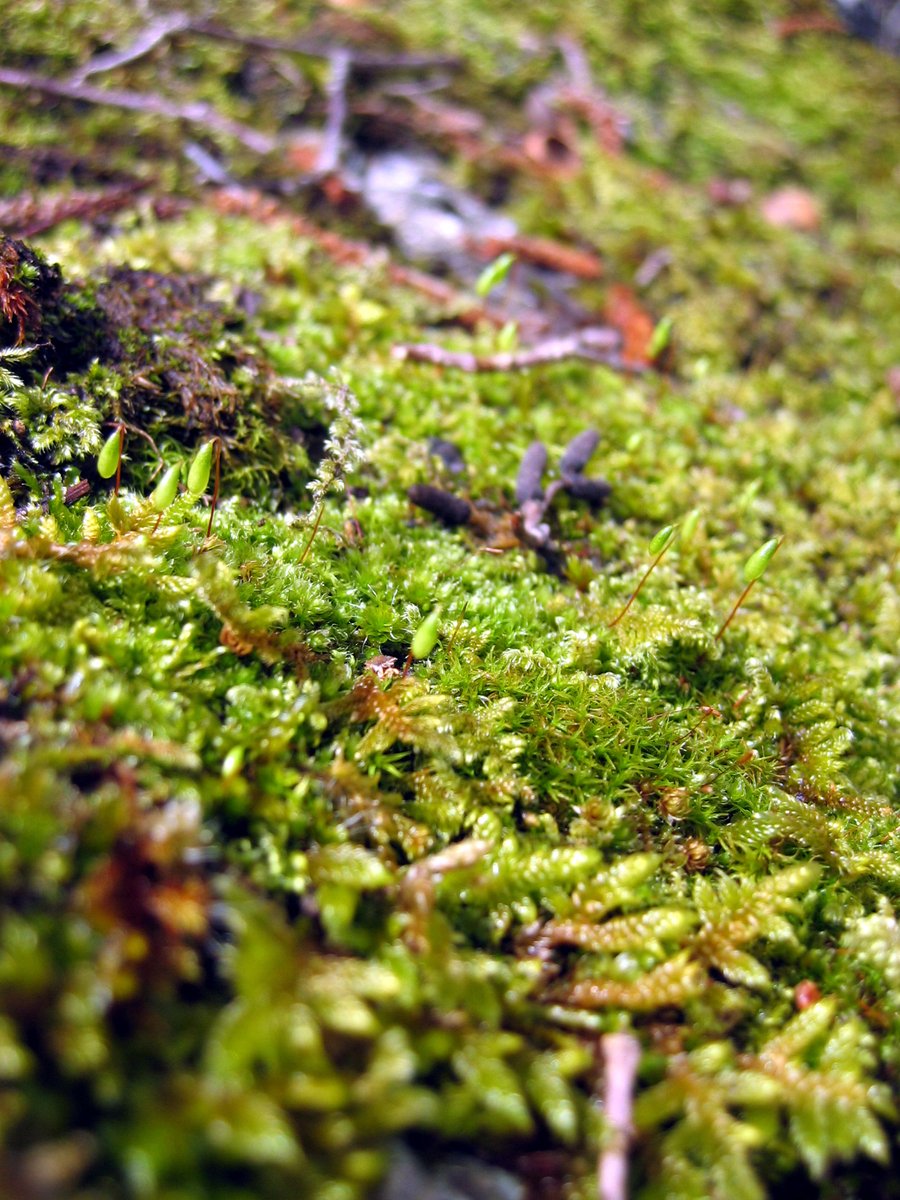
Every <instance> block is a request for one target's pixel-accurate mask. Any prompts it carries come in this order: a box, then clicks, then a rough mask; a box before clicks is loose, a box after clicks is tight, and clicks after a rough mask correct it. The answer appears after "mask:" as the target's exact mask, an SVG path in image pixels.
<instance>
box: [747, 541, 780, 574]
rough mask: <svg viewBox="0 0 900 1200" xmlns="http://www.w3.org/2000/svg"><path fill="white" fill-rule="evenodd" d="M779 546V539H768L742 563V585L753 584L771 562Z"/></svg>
mask: <svg viewBox="0 0 900 1200" xmlns="http://www.w3.org/2000/svg"><path fill="white" fill-rule="evenodd" d="M780 545H781V538H769V540H768V541H767V542H763V544H762V545H761V546H760V548H759V549H758V550H755V551H754V552H753V554H751V555H750V557H749V558H748V559H747V561H746V562H745V563H744V570H743V572H742V573H743V576H744V583H755V582H756V580H757V579H759V577H760V576H761V575H762V574H763V572H764V571H765V569H766V567H767V566H768V565H769V563H770V562H771V561H772V556H773V554H774V553H775V551H776V550H777V549H778V547H779V546H780Z"/></svg>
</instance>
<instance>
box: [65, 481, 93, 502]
mask: <svg viewBox="0 0 900 1200" xmlns="http://www.w3.org/2000/svg"><path fill="white" fill-rule="evenodd" d="M90 490H91V485H90V484H89V483H88V481H87V480H86V479H79V480H78V482H77V483H73V484H70V485H69V487H67V488H66V491H65V495H64V496H63V504H65V505H69V504H74V503H75V502H76V500H80V499H81V498H82V496H86V495H87V494H88V492H89V491H90Z"/></svg>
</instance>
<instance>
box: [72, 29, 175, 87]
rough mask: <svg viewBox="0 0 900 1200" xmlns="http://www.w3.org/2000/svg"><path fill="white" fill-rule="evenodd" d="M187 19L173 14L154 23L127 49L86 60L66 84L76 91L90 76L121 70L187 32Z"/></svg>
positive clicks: (139, 34) (106, 51)
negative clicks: (165, 42)
mask: <svg viewBox="0 0 900 1200" xmlns="http://www.w3.org/2000/svg"><path fill="white" fill-rule="evenodd" d="M190 27H191V18H190V17H189V16H188V15H187V13H183V12H173V13H167V14H166V15H165V16H161V17H154V19H153V20H152V21H151V22H150V23H149V24H148V25H145V26H144V28H143V29H142V30H141V31H140V32H139V33H138V35H137V37H136V38H135V39H134V41H133V42H131V43H130V45H128V46H123V47H122V49H121V50H104V51H103V53H102V54H95V55H94V57H93V58H91V59H88V61H87V62H86V63H85V64H84V66H83V67H76V68H75V70H74V71H72V72H71V73H70V74H69V75H67V76H66V81H67V82H68V83H71V84H74V85H75V86H76V87H79V86H80V85H81V84H83V83H84V81H85V80H86V79H89V78H90V77H91V75H99V74H101V72H103V71H114V70H115V68H116V67H124V66H125V64H126V63H130V62H135V61H136V60H137V59H139V58H143V57H144V55H145V54H149V53H150V51H151V50H153V49H155V47H157V46H158V45H159V44H160V42H164V41H166V40H167V39H168V38H170V37H172V35H173V34H176V33H184V31H185V30H187V29H190Z"/></svg>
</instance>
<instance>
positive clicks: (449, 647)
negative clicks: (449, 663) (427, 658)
mask: <svg viewBox="0 0 900 1200" xmlns="http://www.w3.org/2000/svg"><path fill="white" fill-rule="evenodd" d="M468 607H469V602H468V600H467V601H466V602H465V604H464V605H463V610H462V612H461V613H460V614H459V618H458V620H457V622H456V624H455V625H454V626H453V632H452V633H451V634H450V641H449V642H448V643H447V650H446V653H447V654H449V653H450V651H451V650H452V649H453V643H454V642H455V641H456V635H457V634H458V633H459V627H460V625H462V622H463V617H464V616H465V615H466V609H467V608H468Z"/></svg>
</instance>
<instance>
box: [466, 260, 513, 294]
mask: <svg viewBox="0 0 900 1200" xmlns="http://www.w3.org/2000/svg"><path fill="white" fill-rule="evenodd" d="M515 261H516V256H515V255H514V254H501V255H500V256H499V258H495V259H494V261H493V262H492V263H488V265H487V266H486V267H485V268H484V270H483V271H482V272H481V274H480V275H479V276H478V279H477V281H476V283H475V291H476V293H477V294H478V295H479V296H488V295H490V293H491V292H492V291H493V290H494V288H495V287H498V286H499V285H500V284H501V283H502V282H503V280H504V279H505V278H506V277H507V275H508V274H509V272H510V270H511V268H512V265H513V263H514V262H515Z"/></svg>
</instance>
